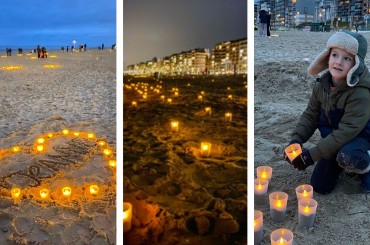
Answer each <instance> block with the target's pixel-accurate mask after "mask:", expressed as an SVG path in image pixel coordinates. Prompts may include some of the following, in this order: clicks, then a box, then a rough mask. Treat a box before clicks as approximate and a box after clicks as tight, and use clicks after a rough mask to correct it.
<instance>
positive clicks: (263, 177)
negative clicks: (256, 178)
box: [261, 171, 267, 179]
mask: <svg viewBox="0 0 370 245" xmlns="http://www.w3.org/2000/svg"><path fill="white" fill-rule="evenodd" d="M261 178H262V179H266V178H267V173H266V172H265V171H263V172H262V174H261Z"/></svg>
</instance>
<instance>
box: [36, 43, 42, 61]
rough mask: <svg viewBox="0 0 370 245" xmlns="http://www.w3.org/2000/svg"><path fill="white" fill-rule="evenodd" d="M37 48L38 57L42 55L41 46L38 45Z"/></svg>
mask: <svg viewBox="0 0 370 245" xmlns="http://www.w3.org/2000/svg"><path fill="white" fill-rule="evenodd" d="M36 50H37V58H40V56H41V48H40V45H37V48H36Z"/></svg>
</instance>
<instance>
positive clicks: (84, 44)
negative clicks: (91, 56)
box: [84, 43, 87, 52]
mask: <svg viewBox="0 0 370 245" xmlns="http://www.w3.org/2000/svg"><path fill="white" fill-rule="evenodd" d="M86 47H87V45H86V43H85V44H84V51H85V52H86Z"/></svg>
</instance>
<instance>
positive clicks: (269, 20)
mask: <svg viewBox="0 0 370 245" xmlns="http://www.w3.org/2000/svg"><path fill="white" fill-rule="evenodd" d="M270 25H271V14H267V36H268V37H269V36H271V33H270Z"/></svg>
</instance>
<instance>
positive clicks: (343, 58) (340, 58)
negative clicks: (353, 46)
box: [329, 48, 355, 82]
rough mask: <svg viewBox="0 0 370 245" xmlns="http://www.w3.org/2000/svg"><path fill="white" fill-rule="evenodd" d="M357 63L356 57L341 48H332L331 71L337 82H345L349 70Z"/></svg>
mask: <svg viewBox="0 0 370 245" xmlns="http://www.w3.org/2000/svg"><path fill="white" fill-rule="evenodd" d="M354 65H355V57H354V56H353V55H352V54H350V53H347V52H346V51H344V50H342V49H339V48H332V49H331V52H330V57H329V72H330V74H331V76H332V77H333V81H335V82H345V81H346V79H347V74H348V71H349V70H350V69H351V68H352V67H353V66H354Z"/></svg>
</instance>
